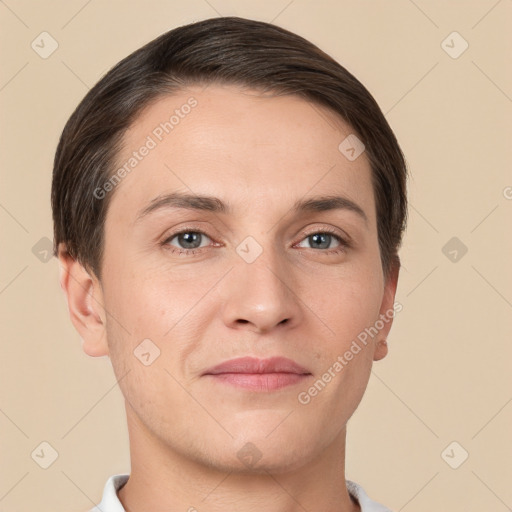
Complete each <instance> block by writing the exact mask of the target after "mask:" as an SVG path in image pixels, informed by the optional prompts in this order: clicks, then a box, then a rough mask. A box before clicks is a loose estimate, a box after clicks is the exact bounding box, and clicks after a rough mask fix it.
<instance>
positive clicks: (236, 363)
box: [203, 357, 310, 375]
mask: <svg viewBox="0 0 512 512" xmlns="http://www.w3.org/2000/svg"><path fill="white" fill-rule="evenodd" d="M223 373H245V374H265V373H295V374H298V375H310V372H309V371H308V370H306V369H305V368H303V367H302V366H300V365H299V364H297V363H296V362H295V361H292V360H291V359H287V358H286V357H271V358H269V359H257V358H254V357H241V358H238V359H231V360H230V361H225V362H223V363H221V364H218V365H217V366H214V367H213V368H210V369H208V370H206V371H205V372H204V374H203V375H220V374H223Z"/></svg>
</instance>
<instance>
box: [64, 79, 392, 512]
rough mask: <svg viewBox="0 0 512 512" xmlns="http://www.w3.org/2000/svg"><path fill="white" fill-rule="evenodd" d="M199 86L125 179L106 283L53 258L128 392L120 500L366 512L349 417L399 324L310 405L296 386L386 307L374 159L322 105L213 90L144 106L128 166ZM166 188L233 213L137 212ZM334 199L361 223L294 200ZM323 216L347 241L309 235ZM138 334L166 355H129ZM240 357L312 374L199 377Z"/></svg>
mask: <svg viewBox="0 0 512 512" xmlns="http://www.w3.org/2000/svg"><path fill="white" fill-rule="evenodd" d="M192 96H193V97H194V98H195V99H196V100H197V105H196V106H195V107H194V108H193V109H191V111H190V113H189V114H187V115H186V116H183V118H180V121H179V123H178V124H177V125H176V126H175V127H174V129H173V130H172V131H171V132H170V133H169V134H165V137H163V139H162V141H160V142H158V141H157V142H158V144H157V146H156V147H155V148H154V149H152V150H151V151H150V152H149V154H148V155H147V156H146V157H144V158H143V159H142V160H141V161H140V162H138V164H137V166H136V168H134V169H133V171H131V172H130V173H129V174H128V175H127V176H126V177H125V178H124V179H123V180H122V181H121V183H120V184H118V185H117V187H116V189H115V192H114V196H113V198H112V202H111V205H110V208H109V211H108V214H107V218H106V224H105V252H104V260H103V266H102V269H103V279H102V281H101V282H99V281H98V280H97V279H96V278H95V276H94V275H90V274H89V273H87V272H86V271H85V270H84V269H83V268H82V266H81V265H80V264H79V263H78V262H76V261H73V260H72V259H70V258H69V257H68V256H67V255H66V253H65V251H64V247H62V250H61V252H60V255H59V261H60V264H61V286H62V288H63V289H64V291H65V293H66V296H67V299H68V307H69V312H70V316H71V320H72V322H73V324H74V325H75V327H76V329H77V330H78V332H79V334H80V336H81V338H82V340H83V350H84V351H85V353H87V354H88V355H90V356H104V355H108V356H109V357H110V359H111V362H112V366H113V369H114V371H115V375H116V377H117V379H120V382H119V386H120V387H121V390H122V392H123V395H124V397H125V403H126V414H127V421H128V428H129V434H130V450H131V464H132V468H131V477H130V479H129V481H128V483H127V484H126V485H125V486H124V487H123V488H122V489H121V491H120V492H119V497H120V499H121V502H122V503H123V505H124V507H125V508H126V510H127V511H128V512H139V511H142V510H148V511H151V510H189V509H190V508H191V507H195V508H196V509H197V510H198V511H199V512H202V511H212V512H213V511H215V512H216V511H221V510H223V511H224V510H228V509H231V510H234V509H236V510H238V511H249V510H251V511H252V510H266V511H269V512H277V511H279V512H285V511H286V512H292V511H303V510H304V509H306V510H325V511H327V510H330V511H347V512H348V511H357V510H359V507H358V506H357V504H355V503H354V502H352V500H351V499H350V497H349V495H348V492H347V489H346V487H345V470H344V466H345V438H346V423H347V421H348V419H349V418H350V416H351V415H352V413H353V412H354V410H355V409H356V408H357V406H358V404H359V402H360V400H361V398H362V396H363V393H364V391H365V389H366V386H367V383H368V379H369V375H370V371H371V366H372V363H373V361H374V360H375V361H376V360H379V359H382V358H383V357H384V356H385V355H386V354H387V345H386V342H385V340H386V337H387V335H388V332H389V329H390V328H391V324H392V322H391V321H388V322H386V323H385V326H384V328H383V329H382V330H381V331H379V333H378V335H376V336H375V337H374V338H370V339H369V343H368V344H367V345H366V346H365V347H363V349H362V350H361V351H360V352H359V353H358V354H357V355H355V356H354V357H353V359H352V360H351V361H350V362H348V364H347V365H346V366H345V367H344V368H343V370H342V371H341V372H339V373H337V374H336V376H335V377H334V378H332V380H331V382H329V383H328V384H327V385H326V386H325V388H324V389H323V390H322V391H321V392H319V393H318V395H317V396H315V397H314V398H312V399H311V401H310V402H309V403H308V404H301V403H300V402H299V401H298V399H297V396H298V394H299V393H300V392H301V391H305V390H306V391H307V390H308V388H309V387H310V386H312V385H313V383H314V382H315V381H317V380H318V379H319V378H321V376H322V375H323V374H324V373H325V372H326V371H327V369H328V368H329V367H332V365H333V363H334V362H335V361H336V360H337V358H338V356H342V355H343V354H344V353H345V352H346V351H347V350H348V349H349V347H350V345H351V343H352V342H353V340H355V339H356V337H357V336H358V334H360V333H361V332H362V331H364V329H365V328H367V327H369V326H372V325H374V324H375V322H376V321H377V320H378V319H379V315H380V314H384V313H385V312H386V311H389V310H392V308H393V303H394V296H395V290H396V284H397V279H398V269H395V270H394V271H393V272H392V273H391V276H390V278H389V279H388V280H387V282H386V281H385V280H384V276H383V271H382V267H381V261H380V254H379V246H378V240H377V222H376V211H375V201H374V195H373V189H372V185H371V173H370V166H369V163H368V160H367V158H366V156H365V154H364V153H363V154H362V155H361V156H360V157H359V158H357V159H356V160H354V161H349V160H348V159H347V158H345V156H344V155H343V154H342V153H341V152H340V151H339V150H338V145H339V144H340V142H341V141H342V140H343V139H345V137H346V136H347V135H349V134H350V133H352V130H351V129H350V126H348V125H347V124H346V123H344V122H343V121H342V120H341V119H339V118H338V117H337V116H336V115H335V114H333V113H332V112H330V111H329V110H327V109H324V108H323V107H320V106H318V105H312V104H311V103H309V102H306V101H305V100H303V99H301V98H298V97H295V96H281V97H272V96H269V95H267V96H263V95H262V94H261V92H259V91H255V90H250V89H241V88H238V87H234V86H219V85H215V86H213V85H212V86H209V87H206V88H202V87H190V88H188V89H186V90H184V91H182V92H180V93H179V94H176V95H173V96H167V97H164V98H160V99H159V100H158V101H156V102H155V103H153V104H152V105H151V106H150V107H149V108H147V109H146V110H145V111H144V112H143V113H142V114H141V116H139V118H138V119H137V121H136V122H135V123H134V125H133V126H132V128H131V129H130V130H129V131H128V132H127V133H126V135H125V139H124V141H125V144H124V148H123V149H122V151H121V153H120V155H119V159H118V163H119V165H123V163H124V162H126V161H127V160H128V158H129V157H130V156H131V155H132V152H133V151H136V150H138V148H140V146H142V145H143V144H144V142H145V141H146V140H147V136H148V135H150V134H151V133H152V131H153V130H154V129H155V127H156V126H158V125H159V124H160V123H161V122H163V121H165V120H168V119H169V115H170V113H172V112H173V111H174V110H175V109H179V108H180V107H181V106H182V105H184V104H186V103H187V100H188V99H189V98H190V97H192ZM153 138H154V139H155V140H157V139H156V138H155V137H154V136H153ZM170 192H183V193H189V194H193V195H210V196H216V197H218V198H219V199H221V200H222V201H223V202H225V203H229V205H230V207H231V208H232V212H231V213H218V212H216V213H213V212H209V211H197V210H192V209H183V208H175V207H172V208H167V209H162V210H158V211H155V212H153V213H151V214H148V215H146V216H144V217H142V219H140V220H138V221H137V220H136V219H137V215H138V214H139V212H141V211H142V210H144V208H146V207H147V206H148V204H149V203H150V202H151V201H152V200H153V199H154V198H156V197H158V196H161V195H162V194H166V193H170ZM333 194H336V195H340V196H343V197H345V198H348V199H350V200H351V201H353V202H354V203H356V204H357V205H358V206H359V207H360V208H361V209H362V210H363V211H364V213H365V216H366V220H364V219H363V218H362V216H360V215H358V214H357V213H356V212H354V211H352V210H349V209H336V210H330V211H321V212H305V213H302V214H298V215H296V214H294V213H293V211H292V206H293V205H294V203H295V201H297V200H301V199H308V198H311V197H317V196H323V195H333ZM182 229H186V230H188V232H197V231H200V232H203V233H205V235H206V236H203V238H202V240H200V241H199V242H198V244H197V245H199V244H200V245H201V247H200V248H199V249H195V251H194V252H195V254H191V255H186V254H179V253H178V252H176V253H173V252H172V249H174V250H176V251H180V250H181V251H183V249H184V247H187V246H186V245H185V246H184V245H183V242H182V241H181V243H180V239H179V238H178V237H174V238H170V237H171V236H172V235H174V234H175V233H176V232H179V231H180V230H182ZM325 229H331V230H334V232H335V234H337V235H339V236H340V237H342V238H345V239H346V238H347V235H348V237H350V239H351V245H350V247H348V248H345V247H344V246H343V245H340V243H339V242H338V241H337V240H336V238H331V240H330V245H329V241H327V243H326V245H327V248H322V247H325V246H321V248H318V247H316V245H315V242H314V240H311V237H309V235H313V234H315V233H323V232H325ZM248 236H251V237H252V238H253V239H254V240H255V241H256V242H257V243H258V244H259V246H260V247H261V249H262V253H261V254H260V255H259V257H257V258H256V259H255V261H253V262H252V263H248V262H247V261H245V260H244V259H243V258H242V257H241V256H240V254H239V253H238V252H237V250H236V249H237V247H238V246H239V244H240V243H241V242H243V241H244V240H245V239H246V237H248ZM166 240H168V241H167V243H166V244H165V243H164V242H165V241H166ZM242 247H249V246H243V245H242ZM250 247H253V246H250ZM252 250H253V249H250V251H252ZM335 250H339V252H338V253H335V252H334V251H335ZM144 339H150V340H151V341H152V343H154V345H156V346H157V347H158V349H159V350H160V356H159V357H158V358H157V359H155V360H154V362H152V364H150V365H148V366H146V365H144V364H142V363H141V361H140V360H139V359H138V358H137V357H136V356H135V355H134V350H135V349H136V347H137V346H138V345H139V344H140V343H141V342H142V340H144ZM242 356H253V357H257V358H267V357H271V356H284V357H288V358H290V359H292V360H294V361H296V362H297V363H298V364H300V365H302V366H303V367H305V368H306V369H307V370H308V371H309V372H310V373H311V375H309V376H308V377H306V378H305V380H304V381H303V382H300V383H299V384H297V385H293V386H288V387H285V388H283V389H280V390H275V391H262V392H254V391H248V390H244V389H240V388H235V387H233V386H230V385H228V384H225V383H223V382H219V381H218V380H217V379H215V378H212V377H208V376H204V375H202V373H203V372H204V371H205V370H206V369H208V368H210V367H212V366H214V365H216V364H219V363H221V362H223V361H226V360H229V359H233V358H237V357H242ZM247 443H252V444H253V445H254V446H255V447H256V448H257V452H256V451H255V449H254V448H249V449H250V450H253V451H254V453H258V454H259V455H260V456H261V458H260V459H259V460H258V461H257V462H256V463H255V464H253V465H247V464H244V463H243V461H241V460H240V459H239V457H238V456H237V453H238V451H239V450H240V449H242V448H243V447H244V446H246V444H247ZM249 446H251V445H249ZM246 449H248V448H246Z"/></svg>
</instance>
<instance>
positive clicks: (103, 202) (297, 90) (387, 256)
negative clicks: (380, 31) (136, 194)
mask: <svg viewBox="0 0 512 512" xmlns="http://www.w3.org/2000/svg"><path fill="white" fill-rule="evenodd" d="M215 83H218V84H226V85H230V84H232V85H239V86H243V87H250V88H254V89H258V90H261V91H262V93H266V92H272V93H275V94H277V95H297V96H300V97H302V98H304V99H305V100H307V101H310V102H313V103H317V104H319V105H323V106H326V107H328V108H329V109H330V110H331V111H333V112H334V113H336V114H338V115H339V116H341V118H342V119H343V120H344V121H345V122H347V123H348V124H349V125H350V126H351V128H352V129H353V130H354V133H355V134H357V137H358V138H359V139H361V140H362V142H363V143H364V145H365V151H366V155H367V157H368V159H369V162H370V165H371V171H372V183H373V190H374V195H375V201H376V211H377V228H378V240H379V248H380V255H381V261H382V268H383V271H384V274H385V275H386V276H388V275H389V271H390V270H391V267H392V265H393V264H395V263H398V262H399V259H398V254H397V253H398V249H399V247H400V244H401V240H402V236H403V231H404V229H405V224H406V218H407V196H406V178H407V169H406V163H405V159H404V156H403V154H402V151H401V149H400V147H399V145H398V142H397V140H396V137H395V135H394V134H393V132H392V130H391V128H390V126H389V124H388V123H387V121H386V119H385V117H384V115H383V114H382V112H381V110H380V108H379V106H378V105H377V103H376V101H375V100H374V99H373V97H372V95H371V94H370V93H369V92H368V91H367V89H366V88H365V87H364V86H363V85H362V84H361V83H360V82H359V81H358V80H357V79H356V78H355V77H354V76H353V75H352V74H350V73H349V72H348V71H347V70H346V69H345V68H344V67H343V66H341V65H340V64H339V63H337V62H336V61H335V60H334V59H332V58H331V57H330V56H329V55H327V54H326V53H324V52H323V51H322V50H320V49H319V48H318V47H316V46H315V45H314V44H312V43H311V42H309V41H307V40H306V39H304V38H302V37H300V36H298V35H296V34H294V33H292V32H289V31H288V30H285V29H283V28H281V27H278V26H276V25H272V24H269V23H264V22H261V21H254V20H250V19H244V18H238V17H221V18H212V19H207V20H203V21H200V22H196V23H192V24H189V25H185V26H182V27H178V28H175V29H173V30H170V31H169V32H166V33H165V34H163V35H161V36H159V37H158V38H156V39H154V40H153V41H151V42H149V43H147V44H146V45H144V46H143V47H142V48H140V49H138V50H136V51H135V52H133V53H132V54H131V55H129V56H128V57H126V58H124V59H123V60H121V61H120V62H119V63H118V64H117V65H115V66H114V67H113V68H112V69H111V70H110V71H109V72H108V73H107V74H106V75H105V76H104V77H103V78H102V79H101V80H100V81H99V82H98V83H97V84H96V85H95V86H94V87H93V88H92V89H91V90H90V91H89V92H88V93H87V95H86V96H85V97H84V99H83V100H82V101H81V102H80V104H79V105H78V107H77V108H76V110H75V111H74V112H73V114H72V115H71V117H70V118H69V120H68V122H67V123H66V126H65V127H64V130H63V132H62V135H61V137H60V140H59V144H58V147H57V151H56V154H55V161H54V168H53V181H52V198H51V199H52V209H53V221H54V254H55V255H57V254H58V246H59V243H61V242H64V243H65V244H66V249H67V252H68V254H69V255H70V256H71V257H73V258H74V259H75V260H77V261H79V262H80V263H81V264H82V265H83V266H84V268H86V269H87V270H89V271H92V272H93V273H94V274H95V275H96V276H97V277H98V278H99V279H101V266H102V256H103V246H104V240H103V236H104V223H105V218H106V213H107V209H108V205H109V201H110V200H111V198H112V194H113V192H110V193H109V194H108V195H107V196H106V197H105V198H104V199H98V198H97V197H96V195H95V194H94V191H95V190H97V189H98V187H101V186H102V185H103V184H104V183H105V182H106V181H108V180H109V179H110V178H111V176H112V174H113V172H114V164H115V159H116V156H117V155H118V152H119V149H120V148H121V143H122V138H123V135H124V134H125V132H126V130H127V129H128V128H129V127H130V125H131V124H132V123H133V122H134V121H135V120H136V118H137V116H138V115H139V114H140V113H141V111H142V109H144V107H147V106H148V105H149V103H150V102H153V101H154V100H156V99H157V98H158V97H161V96H164V95H169V94H173V93H176V92H178V91H180V90H182V89H183V88H184V87H186V86H187V85H196V84H197V85H208V84H215ZM340 142H341V141H340Z"/></svg>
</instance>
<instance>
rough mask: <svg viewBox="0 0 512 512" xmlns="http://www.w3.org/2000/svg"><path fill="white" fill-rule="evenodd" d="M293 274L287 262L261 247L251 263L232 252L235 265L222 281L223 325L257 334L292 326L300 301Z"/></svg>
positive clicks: (295, 322)
mask: <svg viewBox="0 0 512 512" xmlns="http://www.w3.org/2000/svg"><path fill="white" fill-rule="evenodd" d="M295 277H296V274H295V273H294V272H293V269H292V268H291V267H290V266H289V263H287V262H286V261H285V259H284V258H283V257H282V256H279V255H277V254H276V253H275V252H272V251H270V250H267V249H265V250H264V251H263V253H262V254H261V255H260V256H259V257H258V258H257V259H256V261H254V262H252V263H247V262H245V261H244V260H243V259H241V258H239V257H238V256H237V255H236V258H235V268H234V269H233V271H232V272H230V273H229V276H228V278H227V280H225V282H224V283H223V289H222V295H223V296H224V307H223V310H222V316H223V321H224V324H225V325H226V326H228V327H230V328H233V329H238V330H240V329H245V330H250V331H253V332H256V333H259V334H264V333H267V332H270V331H272V330H273V329H276V328H283V327H285V326H286V327H287V328H293V327H296V326H297V325H298V323H299V321H300V318H301V304H300V300H299V297H298V296H297V294H296V291H295V288H296V287H297V286H296V282H295Z"/></svg>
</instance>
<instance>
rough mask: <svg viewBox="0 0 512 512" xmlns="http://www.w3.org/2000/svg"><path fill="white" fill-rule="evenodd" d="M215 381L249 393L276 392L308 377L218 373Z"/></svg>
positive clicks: (300, 375)
mask: <svg viewBox="0 0 512 512" xmlns="http://www.w3.org/2000/svg"><path fill="white" fill-rule="evenodd" d="M209 376H210V377H214V378H215V379H216V380H217V381H220V382H224V383H225V384H230V385H232V386H235V387H238V388H244V389H250V390H251V391H276V390H278V389H282V388H285V387H288V386H293V385H295V384H298V383H299V382H302V381H303V380H304V379H305V378H306V377H309V375H305V374H298V373H219V374H217V375H209Z"/></svg>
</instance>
